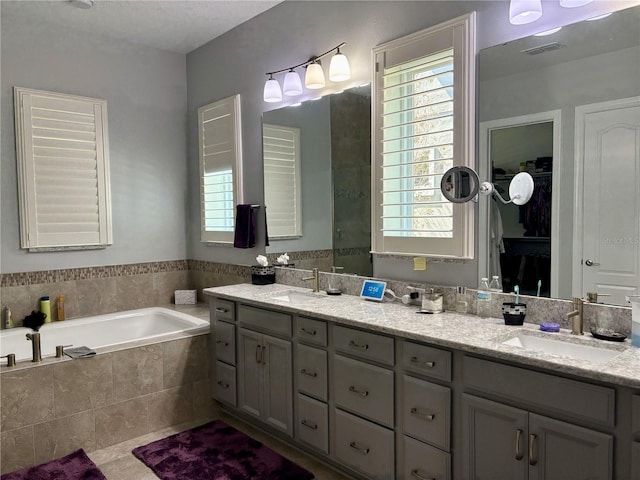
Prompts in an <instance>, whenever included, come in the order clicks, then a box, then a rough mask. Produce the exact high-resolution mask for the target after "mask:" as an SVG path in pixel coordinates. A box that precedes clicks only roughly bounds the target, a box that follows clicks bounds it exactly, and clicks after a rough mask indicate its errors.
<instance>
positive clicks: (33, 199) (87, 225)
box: [14, 87, 113, 252]
mask: <svg viewBox="0 0 640 480" xmlns="http://www.w3.org/2000/svg"><path fill="white" fill-rule="evenodd" d="M14 108H15V124H16V153H17V164H18V191H19V206H20V240H21V247H22V248H24V249H28V250H29V251H31V252H37V251H52V250H77V249H90V248H105V247H106V246H107V245H111V244H112V243H113V240H112V226H111V193H110V190H111V185H110V180H109V135H108V129H107V102H106V101H105V100H100V99H96V98H88V97H79V96H75V95H66V94H61V93H54V92H45V91H41V90H32V89H28V88H21V87H14Z"/></svg>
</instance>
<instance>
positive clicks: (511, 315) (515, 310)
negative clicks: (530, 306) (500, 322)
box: [502, 302, 527, 325]
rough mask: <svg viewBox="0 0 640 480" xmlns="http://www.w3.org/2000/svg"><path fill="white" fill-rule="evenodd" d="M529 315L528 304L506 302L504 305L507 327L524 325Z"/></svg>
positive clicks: (503, 311) (503, 312) (503, 313)
mask: <svg viewBox="0 0 640 480" xmlns="http://www.w3.org/2000/svg"><path fill="white" fill-rule="evenodd" d="M526 315H527V304H526V303H515V302H504V303H503V304H502V316H503V317H504V324H505V325H522V324H523V323H524V317H525V316H526Z"/></svg>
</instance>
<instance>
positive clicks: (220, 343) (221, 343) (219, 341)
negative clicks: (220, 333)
mask: <svg viewBox="0 0 640 480" xmlns="http://www.w3.org/2000/svg"><path fill="white" fill-rule="evenodd" d="M216 344H217V345H222V346H223V347H228V346H229V342H225V341H223V340H218V341H217V342H216Z"/></svg>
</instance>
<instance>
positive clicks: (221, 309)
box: [216, 307, 229, 313]
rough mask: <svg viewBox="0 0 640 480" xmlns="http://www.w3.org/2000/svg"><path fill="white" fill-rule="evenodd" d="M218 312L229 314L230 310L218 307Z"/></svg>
mask: <svg viewBox="0 0 640 480" xmlns="http://www.w3.org/2000/svg"><path fill="white" fill-rule="evenodd" d="M216 312H218V313H229V310H227V309H226V308H220V307H216Z"/></svg>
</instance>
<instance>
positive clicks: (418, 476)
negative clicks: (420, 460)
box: [411, 470, 436, 480]
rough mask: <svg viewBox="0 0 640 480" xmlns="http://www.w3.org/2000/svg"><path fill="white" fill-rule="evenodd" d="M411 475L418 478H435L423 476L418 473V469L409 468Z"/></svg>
mask: <svg viewBox="0 0 640 480" xmlns="http://www.w3.org/2000/svg"><path fill="white" fill-rule="evenodd" d="M411 476H412V477H415V478H417V479H418V480H436V479H435V478H434V477H423V476H422V475H420V470H411Z"/></svg>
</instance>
